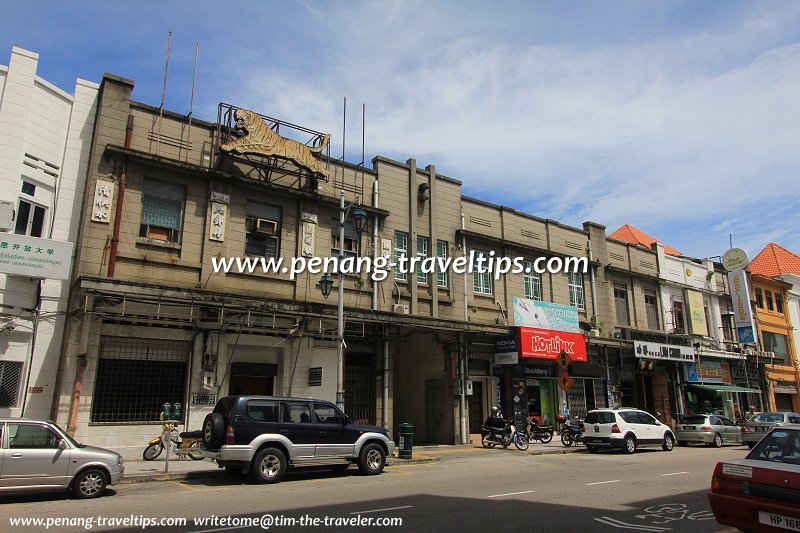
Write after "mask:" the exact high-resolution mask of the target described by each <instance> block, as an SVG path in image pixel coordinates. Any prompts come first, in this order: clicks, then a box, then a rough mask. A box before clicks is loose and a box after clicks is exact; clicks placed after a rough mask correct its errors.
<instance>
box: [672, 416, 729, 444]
mask: <svg viewBox="0 0 800 533" xmlns="http://www.w3.org/2000/svg"><path fill="white" fill-rule="evenodd" d="M675 438H676V439H677V440H678V446H686V444H687V443H689V442H702V443H703V444H706V445H708V446H713V447H715V448H719V447H720V446H722V445H723V444H724V443H729V444H739V443H740V442H741V431H740V430H739V426H737V425H736V424H734V423H733V422H731V421H730V420H729V419H727V418H725V417H724V416H720V415H687V416H685V417H683V418H682V419H681V421H680V422H679V423H678V425H677V426H676V427H675Z"/></svg>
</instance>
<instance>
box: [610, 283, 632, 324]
mask: <svg viewBox="0 0 800 533" xmlns="http://www.w3.org/2000/svg"><path fill="white" fill-rule="evenodd" d="M614 306H615V307H616V310H617V323H618V324H630V317H629V316H628V287H627V286H626V285H625V284H623V283H615V284H614Z"/></svg>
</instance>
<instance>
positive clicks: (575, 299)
mask: <svg viewBox="0 0 800 533" xmlns="http://www.w3.org/2000/svg"><path fill="white" fill-rule="evenodd" d="M567 282H568V283H569V305H571V306H573V307H577V308H578V309H579V310H580V311H583V310H584V309H586V306H585V305H584V303H583V274H581V273H580V272H567Z"/></svg>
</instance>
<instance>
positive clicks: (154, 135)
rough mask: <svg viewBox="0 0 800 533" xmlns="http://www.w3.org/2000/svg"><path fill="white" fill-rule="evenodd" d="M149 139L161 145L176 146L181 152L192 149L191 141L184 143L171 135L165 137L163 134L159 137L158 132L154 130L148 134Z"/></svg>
mask: <svg viewBox="0 0 800 533" xmlns="http://www.w3.org/2000/svg"><path fill="white" fill-rule="evenodd" d="M147 139H148V140H150V141H154V142H158V143H161V144H166V145H167V146H175V147H176V148H180V149H181V150H191V149H192V143H190V142H189V141H184V140H183V139H180V138H178V137H172V136H171V135H164V134H163V133H162V134H161V136H160V137H159V135H158V132H154V131H152V130H150V131H148V132H147Z"/></svg>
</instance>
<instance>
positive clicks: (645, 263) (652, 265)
mask: <svg viewBox="0 0 800 533" xmlns="http://www.w3.org/2000/svg"><path fill="white" fill-rule="evenodd" d="M639 264H640V265H641V266H642V267H643V268H650V269H654V268H656V265H655V263H651V262H650V261H639Z"/></svg>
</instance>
